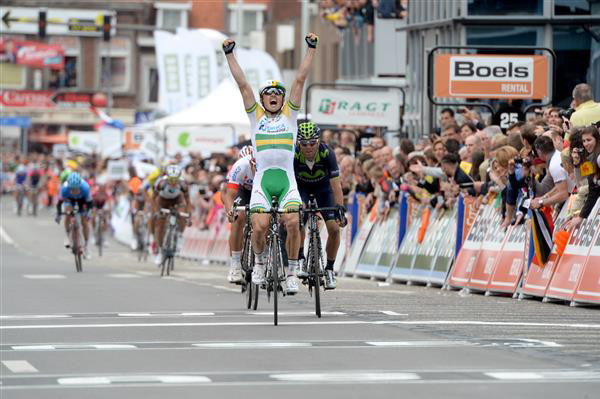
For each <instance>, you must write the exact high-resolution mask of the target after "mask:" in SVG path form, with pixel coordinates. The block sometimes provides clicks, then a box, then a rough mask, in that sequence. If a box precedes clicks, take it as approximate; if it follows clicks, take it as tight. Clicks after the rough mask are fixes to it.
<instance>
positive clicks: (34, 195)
mask: <svg viewBox="0 0 600 399" xmlns="http://www.w3.org/2000/svg"><path fill="white" fill-rule="evenodd" d="M43 184H45V175H44V171H43V170H42V169H41V168H40V166H39V164H38V163H35V162H34V163H32V164H31V166H30V167H29V170H28V171H27V181H26V187H27V196H28V199H29V203H30V204H31V205H32V206H33V204H34V203H35V202H36V201H37V200H38V195H39V190H40V187H42V185H43Z"/></svg>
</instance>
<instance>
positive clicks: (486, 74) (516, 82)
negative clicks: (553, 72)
mask: <svg viewBox="0 0 600 399" xmlns="http://www.w3.org/2000/svg"><path fill="white" fill-rule="evenodd" d="M434 71H435V72H434V93H433V94H434V96H435V97H439V98H452V97H466V98H522V99H536V100H541V99H544V98H546V97H548V95H549V93H548V59H547V58H546V57H545V56H542V55H460V54H438V55H436V57H435V67H434Z"/></svg>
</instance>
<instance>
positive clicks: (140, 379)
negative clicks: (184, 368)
mask: <svg viewBox="0 0 600 399" xmlns="http://www.w3.org/2000/svg"><path fill="white" fill-rule="evenodd" d="M57 382H58V383H59V384H60V385H79V386H80V385H110V384H132V383H163V384H195V383H208V382H211V379H210V378H208V377H205V376H203V375H128V376H104V377H68V378H59V379H57Z"/></svg>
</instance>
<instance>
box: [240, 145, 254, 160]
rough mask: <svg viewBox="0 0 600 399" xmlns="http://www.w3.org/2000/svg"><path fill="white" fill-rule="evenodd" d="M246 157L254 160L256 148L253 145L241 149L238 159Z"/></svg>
mask: <svg viewBox="0 0 600 399" xmlns="http://www.w3.org/2000/svg"><path fill="white" fill-rule="evenodd" d="M244 157H250V158H254V148H253V147H252V146H251V145H245V146H243V147H242V148H241V149H240V153H239V154H238V159H239V158H244Z"/></svg>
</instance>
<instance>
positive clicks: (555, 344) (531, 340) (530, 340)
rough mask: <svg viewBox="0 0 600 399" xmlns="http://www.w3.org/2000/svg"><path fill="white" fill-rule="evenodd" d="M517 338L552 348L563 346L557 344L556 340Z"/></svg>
mask: <svg viewBox="0 0 600 399" xmlns="http://www.w3.org/2000/svg"><path fill="white" fill-rule="evenodd" d="M519 339H520V340H521V341H525V342H531V343H533V344H542V345H544V346H547V347H552V348H560V347H562V346H563V345H561V344H557V343H556V342H552V341H541V340H539V339H528V338H519Z"/></svg>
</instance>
